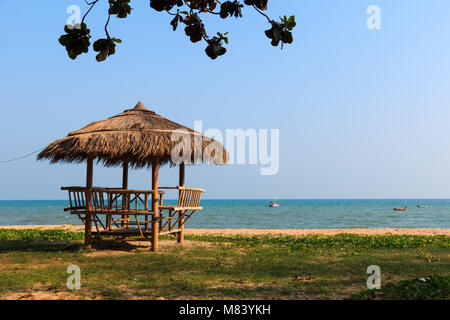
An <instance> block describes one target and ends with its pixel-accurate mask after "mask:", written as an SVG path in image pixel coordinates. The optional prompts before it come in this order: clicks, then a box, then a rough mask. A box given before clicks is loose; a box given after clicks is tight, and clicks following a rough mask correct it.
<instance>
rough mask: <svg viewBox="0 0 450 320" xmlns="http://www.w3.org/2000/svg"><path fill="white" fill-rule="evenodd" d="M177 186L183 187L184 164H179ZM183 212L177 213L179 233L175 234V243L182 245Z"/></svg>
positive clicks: (179, 193)
mask: <svg viewBox="0 0 450 320" xmlns="http://www.w3.org/2000/svg"><path fill="white" fill-rule="evenodd" d="M179 186H180V187H184V186H185V165H184V162H182V163H181V164H180V177H179ZM180 195H181V190H180V191H179V192H178V198H180ZM183 215H184V212H179V213H178V219H179V223H178V228H179V229H180V232H178V233H177V242H178V243H183V242H184V218H183Z"/></svg>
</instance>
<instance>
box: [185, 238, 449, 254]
mask: <svg viewBox="0 0 450 320" xmlns="http://www.w3.org/2000/svg"><path fill="white" fill-rule="evenodd" d="M185 238H186V239H189V240H200V241H211V242H218V243H231V244H233V245H235V246H243V247H246V246H257V245H272V246H279V247H288V248H289V249H291V250H300V249H314V248H328V249H329V248H335V249H341V248H347V249H348V248H351V249H358V250H364V249H382V248H388V249H407V248H427V247H432V248H450V237H448V236H417V235H374V236H365V235H355V234H337V235H333V236H321V235H309V236H304V237H295V236H252V237H246V236H232V237H225V236H211V235H208V236H195V235H186V236H185Z"/></svg>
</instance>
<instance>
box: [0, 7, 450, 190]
mask: <svg viewBox="0 0 450 320" xmlns="http://www.w3.org/2000/svg"><path fill="white" fill-rule="evenodd" d="M103 2H106V1H103ZM72 4H79V5H80V6H81V7H82V9H83V10H85V9H86V6H84V1H81V0H70V1H65V0H53V1H50V0H49V1H45V3H44V2H42V1H40V2H36V1H33V0H28V1H25V0H23V1H13V0H0V26H1V27H2V30H4V32H3V33H2V43H1V50H0V70H1V75H0V108H1V117H0V133H1V134H0V150H1V153H0V160H4V159H9V158H14V157H16V156H20V155H24V154H27V153H29V152H31V151H34V150H36V149H39V148H41V147H43V146H45V145H46V144H47V143H49V142H51V141H53V140H55V139H57V138H60V137H63V136H65V135H66V134H67V133H68V132H69V131H72V130H75V129H78V128H81V127H82V126H84V125H86V124H88V123H89V122H92V121H95V120H101V119H105V118H107V117H109V116H112V115H114V114H117V113H119V112H121V111H122V110H124V109H126V108H129V107H133V106H134V105H135V104H136V103H137V101H139V100H141V101H142V102H143V103H144V104H145V105H146V106H147V107H148V108H149V109H153V110H155V111H156V112H157V113H159V114H161V115H163V116H165V117H167V118H169V119H172V120H174V121H176V122H179V123H182V124H184V125H187V126H190V127H192V126H193V123H194V121H195V120H202V121H203V127H204V129H208V128H219V129H221V130H225V129H226V128H243V129H248V128H255V129H271V128H277V129H280V170H279V172H278V174H277V175H274V176H261V175H260V174H259V169H260V167H259V166H257V165H256V166H255V165H233V166H223V167H211V166H197V167H188V170H187V184H189V185H192V186H199V187H204V188H206V189H207V191H208V192H207V194H206V197H207V198H211V199H212V198H273V197H276V198H397V197H399V198H415V197H418V198H427V197H433V198H448V197H449V195H450V182H449V181H450V179H449V178H450V126H449V119H450V108H448V106H449V103H450V90H449V89H450V77H449V76H450V59H449V57H450V33H449V31H448V30H450V19H448V12H450V2H448V1H446V0H429V1H406V0H405V1H403V0H397V1H387V0H371V1H365V0H343V1H335V0H307V1H298V0H283V1H274V0H272V1H269V10H268V13H269V15H270V16H272V17H278V16H280V15H282V14H287V15H290V14H295V16H296V19H297V27H296V29H295V31H294V38H295V40H294V43H293V44H292V45H288V46H286V47H285V49H284V50H282V51H281V50H280V49H279V48H273V47H271V46H270V43H269V41H268V39H267V38H266V37H265V35H264V30H265V29H267V27H268V25H267V21H266V20H265V19H264V18H263V17H261V16H259V15H258V14H256V13H255V12H253V11H252V10H250V9H247V10H245V11H244V12H243V13H244V18H243V19H240V20H235V19H229V20H228V19H227V20H221V19H217V17H211V18H209V19H207V21H206V22H207V30H208V31H209V33H210V34H214V33H215V32H217V31H220V32H229V33H230V44H229V46H228V47H227V49H228V53H227V54H226V55H225V56H223V57H220V58H218V59H217V60H216V61H212V60H210V59H209V58H208V57H207V56H206V55H205V54H204V51H203V50H204V47H205V45H204V43H201V44H199V43H197V44H193V43H191V42H190V41H189V39H188V38H187V37H186V36H185V35H184V32H183V30H182V29H180V30H177V31H176V32H173V31H172V30H171V28H170V25H169V22H170V20H171V19H170V17H169V16H167V15H166V14H163V13H157V12H156V11H154V10H152V9H151V8H150V7H149V6H148V1H137V0H134V1H132V7H133V8H135V10H133V12H132V14H131V16H130V17H129V18H127V19H124V20H117V19H113V20H112V21H111V23H110V33H111V35H112V36H115V37H118V38H121V39H122V40H123V43H122V44H120V45H118V48H117V53H116V55H115V56H112V57H111V58H110V59H108V60H107V61H106V62H104V63H97V62H96V61H95V58H94V57H95V55H94V53H93V52H92V50H91V52H89V54H87V55H83V56H81V57H79V58H78V59H77V60H75V61H72V60H70V59H69V58H68V57H67V55H66V53H65V50H64V48H63V47H62V46H60V45H59V43H58V42H57V39H58V37H59V36H60V35H61V34H62V32H63V26H64V24H65V22H66V19H67V17H68V15H67V13H66V8H67V7H68V6H69V5H72ZM369 5H378V6H379V7H380V8H381V19H382V25H381V30H375V31H374V30H372V31H371V30H368V29H367V27H366V20H367V18H368V15H367V14H366V9H367V7H368V6H369ZM104 8H105V7H104V6H103V7H102V6H101V5H100V6H99V7H98V8H95V10H94V11H93V12H92V15H90V16H89V17H88V18H87V20H86V22H87V24H88V25H89V27H90V28H91V32H92V34H93V38H94V39H96V38H98V37H103V31H102V30H103V26H102V24H104V20H105V18H106V16H105V14H106V9H104ZM120 174H121V170H120V169H114V168H109V169H105V168H101V167H96V170H95V172H94V184H95V185H101V186H118V185H120V181H121V177H120ZM84 175H85V166H84V165H77V164H73V165H64V164H57V165H50V164H49V163H48V162H37V161H35V158H34V157H30V158H27V159H24V160H20V161H16V162H12V163H7V164H1V163H0V199H63V198H65V194H64V193H63V192H61V191H60V190H59V187H60V186H62V185H82V184H83V183H84V179H85V178H84ZM176 175H177V170H175V169H170V168H164V169H162V171H161V175H160V179H161V182H160V184H161V185H162V184H164V185H174V184H176V182H177V176H176ZM150 176H151V175H150V172H148V171H146V170H136V171H132V172H131V174H130V186H131V187H135V188H149V186H150Z"/></svg>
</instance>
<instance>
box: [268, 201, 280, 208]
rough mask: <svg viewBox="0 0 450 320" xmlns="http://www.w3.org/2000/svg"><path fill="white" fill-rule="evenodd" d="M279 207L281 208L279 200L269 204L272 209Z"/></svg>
mask: <svg viewBox="0 0 450 320" xmlns="http://www.w3.org/2000/svg"><path fill="white" fill-rule="evenodd" d="M279 206H280V202H279V201H278V200H274V201H271V202H270V203H269V207H270V208H278V207H279Z"/></svg>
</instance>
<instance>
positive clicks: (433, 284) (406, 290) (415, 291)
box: [351, 275, 450, 300]
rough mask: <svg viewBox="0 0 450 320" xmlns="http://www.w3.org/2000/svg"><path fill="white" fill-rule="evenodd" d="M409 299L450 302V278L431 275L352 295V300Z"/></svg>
mask: <svg viewBox="0 0 450 320" xmlns="http://www.w3.org/2000/svg"><path fill="white" fill-rule="evenodd" d="M378 297H384V298H385V299H408V300H418V299H420V300H432V299H440V300H448V299H449V298H450V276H446V277H445V276H444V277H441V276H438V275H431V276H428V277H424V278H416V279H413V280H404V281H400V282H399V283H389V284H387V285H386V286H384V287H383V288H382V289H379V290H377V289H372V290H367V291H363V292H361V293H359V294H355V295H352V296H351V298H352V299H358V300H360V299H377V298H378Z"/></svg>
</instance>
